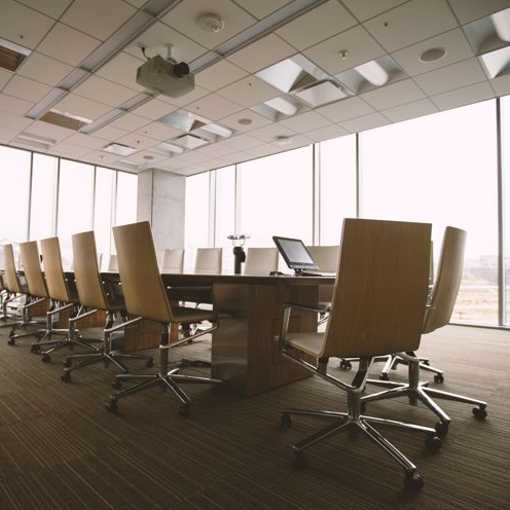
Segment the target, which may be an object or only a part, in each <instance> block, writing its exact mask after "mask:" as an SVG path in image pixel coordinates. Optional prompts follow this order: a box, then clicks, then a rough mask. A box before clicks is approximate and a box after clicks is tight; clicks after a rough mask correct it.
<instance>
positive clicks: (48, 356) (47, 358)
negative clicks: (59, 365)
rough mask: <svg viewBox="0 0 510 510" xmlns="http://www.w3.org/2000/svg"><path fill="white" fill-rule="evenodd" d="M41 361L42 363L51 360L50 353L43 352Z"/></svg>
mask: <svg viewBox="0 0 510 510" xmlns="http://www.w3.org/2000/svg"><path fill="white" fill-rule="evenodd" d="M41 361H43V362H44V363H49V362H50V361H51V358H50V355H49V354H48V353H47V352H43V355H42V356H41Z"/></svg>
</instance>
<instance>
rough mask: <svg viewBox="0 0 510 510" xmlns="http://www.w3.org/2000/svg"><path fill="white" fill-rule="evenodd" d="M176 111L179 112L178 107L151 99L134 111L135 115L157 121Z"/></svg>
mask: <svg viewBox="0 0 510 510" xmlns="http://www.w3.org/2000/svg"><path fill="white" fill-rule="evenodd" d="M175 110H177V106H172V105H170V104H168V103H165V102H164V101H160V100H159V99H151V100H150V101H147V102H146V103H144V104H143V105H142V106H139V107H138V108H136V109H135V110H133V113H135V114H136V115H140V116H141V117H145V118H146V119H151V120H157V119H160V118H161V117H163V116H165V115H168V114H169V113H171V112H173V111H175Z"/></svg>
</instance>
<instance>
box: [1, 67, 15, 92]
mask: <svg viewBox="0 0 510 510" xmlns="http://www.w3.org/2000/svg"><path fill="white" fill-rule="evenodd" d="M13 76H14V73H11V72H10V71H6V70H5V69H0V89H1V88H2V87H3V86H4V85H5V84H6V83H7V82H8V81H9V80H10V79H11V78H12V77H13Z"/></svg>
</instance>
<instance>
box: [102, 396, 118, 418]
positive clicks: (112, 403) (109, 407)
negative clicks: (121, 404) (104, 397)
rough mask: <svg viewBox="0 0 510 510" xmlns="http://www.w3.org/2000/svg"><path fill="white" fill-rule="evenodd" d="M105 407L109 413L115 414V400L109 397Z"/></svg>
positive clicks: (116, 408)
mask: <svg viewBox="0 0 510 510" xmlns="http://www.w3.org/2000/svg"><path fill="white" fill-rule="evenodd" d="M105 408H106V410H107V411H110V412H111V413H114V414H116V413H117V410H118V407H117V400H115V399H110V400H109V401H108V402H106V404H105Z"/></svg>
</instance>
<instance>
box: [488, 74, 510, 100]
mask: <svg viewBox="0 0 510 510" xmlns="http://www.w3.org/2000/svg"><path fill="white" fill-rule="evenodd" d="M491 83H492V86H493V87H494V90H495V91H496V93H497V95H498V96H506V95H507V94H510V74H505V75H503V76H499V77H498V78H495V79H494V80H491Z"/></svg>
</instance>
